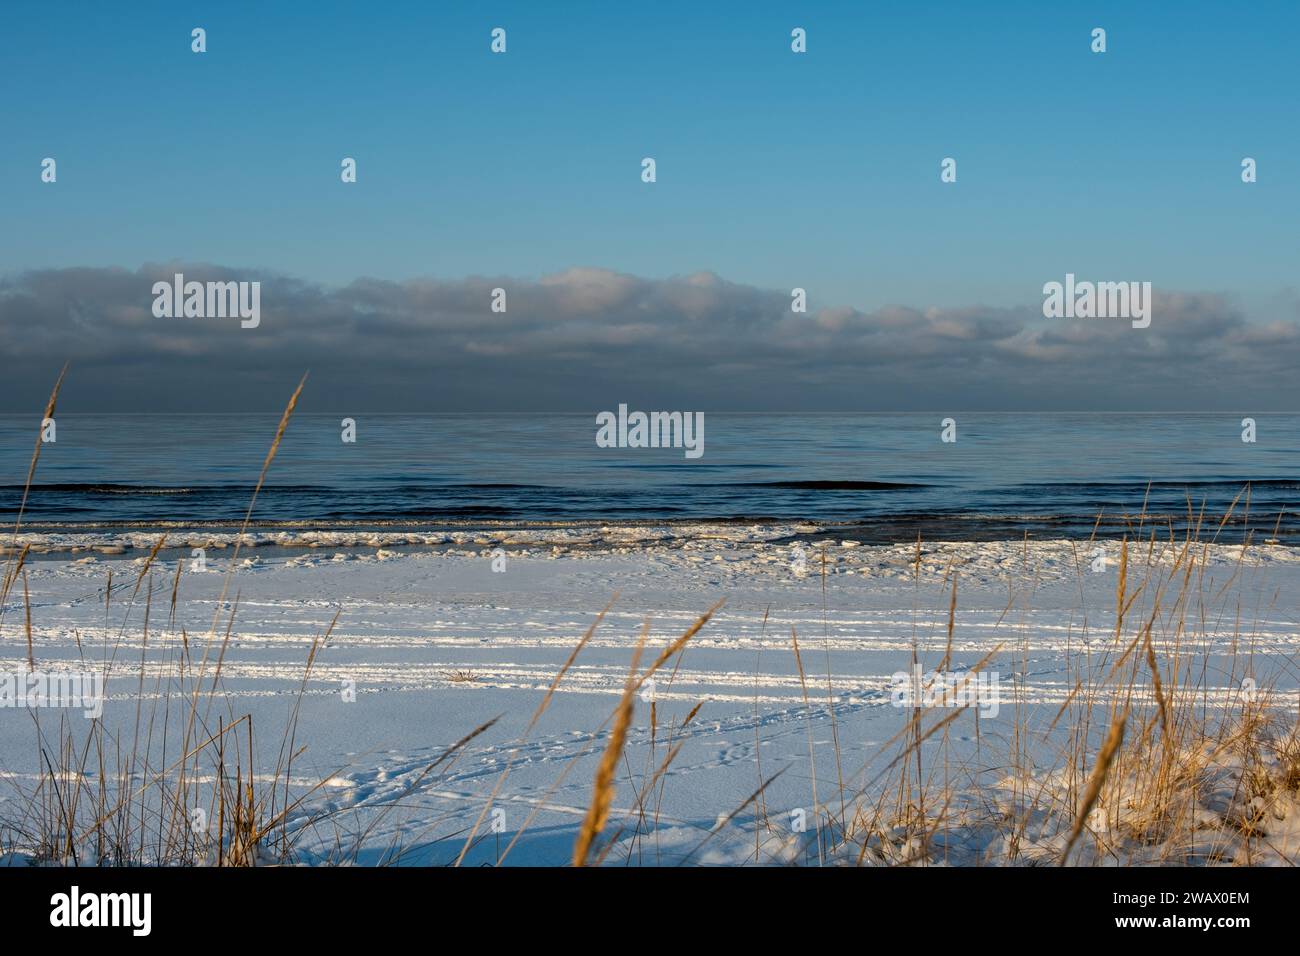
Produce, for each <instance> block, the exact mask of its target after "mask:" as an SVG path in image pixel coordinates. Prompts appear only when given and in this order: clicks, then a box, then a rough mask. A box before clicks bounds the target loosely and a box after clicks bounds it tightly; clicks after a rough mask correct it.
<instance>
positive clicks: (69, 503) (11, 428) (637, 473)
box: [0, 412, 1300, 544]
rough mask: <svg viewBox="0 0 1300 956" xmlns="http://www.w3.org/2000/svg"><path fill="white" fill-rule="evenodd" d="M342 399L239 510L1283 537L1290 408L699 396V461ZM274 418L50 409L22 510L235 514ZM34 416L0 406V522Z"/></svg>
mask: <svg viewBox="0 0 1300 956" xmlns="http://www.w3.org/2000/svg"><path fill="white" fill-rule="evenodd" d="M342 417H343V416H340V415H319V414H317V415H298V416H295V417H294V418H293V419H292V420H291V421H290V423H289V425H288V429H287V431H286V433H285V436H284V439H283V441H282V443H281V444H280V446H279V449H278V451H277V454H276V456H275V459H274V461H273V462H272V463H271V465H270V467H269V469H268V471H267V475H266V479H265V483H264V486H263V488H262V490H261V492H260V494H259V496H258V498H257V502H256V506H255V508H254V510H253V512H252V516H251V522H250V527H252V528H320V529H325V528H340V529H368V528H375V529H383V528H394V527H402V528H431V529H436V528H442V527H465V526H467V525H475V524H490V525H493V526H500V525H507V526H509V525H528V526H532V525H543V526H545V525H564V524H584V523H611V522H618V523H639V522H700V521H716V522H748V523H761V522H791V521H793V522H808V523H812V524H816V525H818V526H822V527H827V528H835V529H839V530H842V531H843V532H844V533H845V534H849V535H851V536H852V537H855V538H857V539H859V540H862V541H864V542H880V543H885V542H896V541H902V540H915V539H916V538H917V537H918V536H920V537H923V538H925V539H929V540H990V539H1005V538H1019V537H1022V536H1028V537H1034V538H1063V537H1065V538H1071V537H1072V538H1085V537H1089V536H1092V535H1095V534H1097V535H1106V536H1117V535H1119V534H1148V535H1149V534H1150V533H1152V532H1153V531H1155V532H1157V533H1160V534H1179V535H1181V534H1184V533H1185V532H1186V531H1188V530H1189V529H1194V530H1199V531H1200V532H1201V534H1202V536H1203V537H1205V538H1206V539H1217V540H1219V541H1223V542H1235V541H1241V540H1242V539H1244V538H1245V537H1246V536H1247V535H1249V536H1251V538H1252V539H1253V540H1257V541H1263V540H1276V541H1278V542H1280V543H1282V544H1291V543H1296V542H1300V536H1297V531H1298V530H1300V528H1298V527H1297V504H1298V503H1300V415H1296V414H1281V413H1276V414H1257V415H1250V414H1249V413H1242V414H1235V415H1234V414H1201V413H1197V414H1178V413H1160V414H1147V413H1106V414H1097V413H1045V414H1026V413H1005V414H994V413H979V414H975V413H971V414H959V413H943V414H940V413H930V414H924V413H915V414H911V413H909V414H875V413H860V414H856V413H835V414H756V413H744V414H742V413H722V412H719V413H711V412H706V413H705V415H704V426H705V427H704V444H703V454H702V455H701V456H700V457H698V458H692V457H688V456H687V455H686V454H685V451H684V449H682V448H626V447H622V448H604V447H600V446H598V444H597V442H596V433H597V422H596V415H595V413H591V414H579V413H536V414H368V415H367V414H353V415H351V417H352V418H353V419H354V420H355V441H353V442H345V441H343V432H344V428H343V423H342ZM1248 417H1249V418H1251V419H1252V420H1253V423H1254V428H1253V432H1254V434H1253V436H1252V435H1250V434H1247V437H1253V438H1254V440H1253V441H1244V440H1243V433H1244V432H1246V426H1245V425H1244V424H1243V420H1244V419H1246V418H1248ZM945 418H951V419H952V420H953V425H952V426H951V427H950V428H949V429H948V433H949V434H948V437H950V438H953V439H954V440H952V441H944V440H943V437H944V431H945V427H944V421H943V420H944V419H945ZM278 421H279V415H278V414H267V415H249V414H205V415H162V414H138V415H128V414H71V413H69V414H60V415H59V416H58V417H57V420H56V431H55V433H54V435H53V438H54V440H53V441H47V442H44V443H41V445H40V456H39V461H38V464H37V467H36V471H35V475H34V478H33V481H32V484H31V487H30V490H29V492H28V494H27V500H26V505H25V508H24V511H23V515H22V527H23V529H24V530H26V531H40V530H51V531H62V532H81V533H88V534H94V533H97V532H108V531H114V530H120V529H124V528H169V527H193V528H231V527H236V528H237V527H239V526H240V524H241V523H242V521H243V520H244V517H245V514H246V512H247V510H248V507H249V502H250V498H251V495H252V492H253V489H254V486H255V485H256V483H257V479H258V475H259V472H260V471H261V469H262V466H263V463H264V460H265V458H266V455H267V451H268V449H269V447H270V445H271V442H272V440H273V438H274V436H275V432H276V426H277V423H278ZM39 426H40V422H39V421H38V420H36V419H33V418H32V417H31V416H21V417H20V416H14V415H8V416H0V520H3V521H4V522H6V523H9V524H12V523H14V522H15V521H16V520H17V518H18V515H19V509H20V507H22V501H23V494H24V486H25V485H26V482H27V472H28V468H29V466H30V464H31V459H32V453H33V449H34V447H35V445H36V443H37V437H38V434H39Z"/></svg>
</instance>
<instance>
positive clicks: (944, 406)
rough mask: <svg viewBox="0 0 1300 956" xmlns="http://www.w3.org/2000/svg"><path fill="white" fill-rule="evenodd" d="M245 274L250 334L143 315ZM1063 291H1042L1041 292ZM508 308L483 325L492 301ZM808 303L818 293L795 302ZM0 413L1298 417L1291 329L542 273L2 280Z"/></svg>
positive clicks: (58, 275) (1224, 319)
mask: <svg viewBox="0 0 1300 956" xmlns="http://www.w3.org/2000/svg"><path fill="white" fill-rule="evenodd" d="M176 272H182V273H184V275H185V278H186V279H187V280H199V281H206V280H225V281H249V280H259V281H260V282H261V283H262V288H261V310H262V316H261V324H260V326H259V327H258V328H256V329H241V328H240V325H239V320H238V319H237V318H234V319H230V318H226V319H211V318H209V319H199V318H170V319H160V318H155V317H154V315H153V312H152V305H153V293H152V287H153V284H154V282H156V281H160V280H161V281H170V280H171V278H172V276H173V274H174V273H176ZM1052 278H1056V279H1059V278H1060V277H1050V276H1049V277H1045V278H1044V281H1047V280H1048V279H1052ZM498 286H499V287H503V288H505V289H506V291H507V296H508V311H507V312H506V313H504V314H500V313H493V312H492V311H491V310H490V302H491V290H492V289H493V288H494V287H498ZM810 291H811V292H812V294H813V296H814V298H815V293H816V290H810ZM0 355H2V356H3V366H0V368H2V370H3V377H2V380H0V410H3V411H6V412H28V411H32V410H34V409H35V410H39V408H40V407H41V406H42V405H43V403H44V400H45V398H46V396H47V395H48V393H49V389H50V386H51V384H52V382H53V380H54V378H55V376H56V374H57V372H58V369H59V367H60V366H61V365H62V363H63V362H64V361H69V362H70V363H71V368H70V371H69V374H68V379H67V384H66V386H65V390H64V396H63V401H62V403H61V407H62V408H63V409H64V410H67V411H225V410H230V411H240V410H258V411H266V410H277V409H279V408H281V407H282V406H283V403H284V400H285V398H286V397H287V395H288V394H289V392H290V391H291V390H292V388H293V386H294V385H295V384H296V382H297V380H298V378H299V377H300V376H301V374H302V372H303V371H304V370H307V369H310V370H311V379H310V383H309V387H308V390H307V392H306V396H305V399H304V403H303V408H304V410H307V411H331V412H333V411H352V412H364V411H531V410H573V411H594V410H599V409H608V408H614V407H616V405H617V404H618V403H619V402H627V403H628V404H629V405H631V406H632V407H636V408H646V409H678V410H687V409H690V410H771V411H795V410H811V411H817V410H828V411H830V410H882V411H891V410H931V411H933V410H954V411H974V410H1000V409H1007V410H1017V409H1022V410H1061V409H1081V410H1091V409H1096V410H1121V409H1134V410H1151V411H1160V410H1188V409H1205V410H1224V411H1239V410H1240V411H1251V410H1276V409H1293V408H1296V407H1298V406H1300V402H1298V401H1297V400H1296V399H1297V397H1298V396H1297V391H1298V388H1300V386H1298V385H1297V377H1298V376H1297V369H1300V317H1298V318H1297V319H1296V320H1286V321H1277V322H1271V323H1259V322H1251V321H1248V320H1247V317H1246V316H1244V315H1242V314H1241V313H1240V312H1239V310H1237V309H1236V308H1234V306H1233V305H1232V304H1231V302H1230V301H1228V300H1225V299H1223V298H1222V297H1219V296H1214V295H1208V294H1180V293H1170V292H1165V293H1162V292H1160V290H1157V291H1156V294H1155V301H1154V310H1153V319H1152V322H1151V326H1150V328H1148V329H1134V328H1132V327H1131V326H1130V324H1129V322H1127V321H1125V320H1123V319H1072V320H1071V319H1045V318H1043V317H1042V313H1041V300H1040V299H1038V300H1033V301H1031V302H1029V304H1027V305H1026V306H1025V307H1023V308H1019V309H994V308H982V307H971V308H964V309H946V310H941V309H931V310H917V309H912V308H907V307H891V308H886V309H882V310H880V311H877V312H872V313H862V312H858V311H855V310H853V309H850V308H843V309H824V310H821V311H816V312H813V311H810V312H809V313H808V314H793V313H791V311H790V297H789V294H788V293H786V292H782V291H780V290H765V289H757V288H753V287H750V286H744V285H737V284H734V283H731V282H727V281H725V280H723V279H720V278H718V277H717V276H714V275H712V274H708V273H701V274H697V275H692V276H688V277H683V278H672V279H641V278H637V277H635V276H630V275H622V274H619V273H614V272H609V271H605V270H599V269H573V270H570V271H568V272H565V273H562V274H558V275H552V276H547V277H545V278H543V279H541V280H538V281H524V280H516V279H511V278H508V277H500V278H492V277H474V278H468V279H463V280H457V281H445V282H444V281H434V280H422V279H415V280H410V281H406V282H388V281H379V280H373V279H359V280H357V281H355V282H352V283H351V284H350V285H347V286H344V287H342V288H327V287H323V286H319V285H316V284H312V283H307V282H302V281H298V280H295V279H292V278H287V277H284V276H279V275H275V274H271V273H262V274H258V273H250V272H248V271H242V270H241V271H238V272H236V271H233V270H229V269H224V268H220V267H215V266H210V265H198V264H188V263H186V264H176V263H170V264H163V265H149V266H146V267H144V268H142V269H140V270H139V271H135V272H132V271H129V270H125V269H99V268H69V269H58V270H49V271H36V272H27V273H23V274H20V275H17V276H14V277H10V278H6V279H0Z"/></svg>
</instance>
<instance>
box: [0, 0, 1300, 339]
mask: <svg viewBox="0 0 1300 956" xmlns="http://www.w3.org/2000/svg"><path fill="white" fill-rule="evenodd" d="M996 7H997V9H996V10H992V9H989V5H985V4H976V3H925V4H920V3H852V4H849V3H825V4H814V5H804V4H800V5H795V4H749V3H746V4H738V3H737V4H716V5H714V4H709V5H703V4H688V3H683V4H674V3H659V2H657V3H654V4H648V5H647V4H605V3H590V4H576V3H564V4H541V3H528V4H472V3H453V4H440V3H391V4H360V3H357V4H327V3H319V4H312V5H310V6H309V5H301V4H289V3H276V4H269V3H257V4H227V3H222V4H215V3H214V4H179V3H131V4H112V5H109V4H78V5H60V4H28V5H24V6H23V7H21V8H11V9H10V10H9V11H7V13H6V17H5V20H6V22H5V29H4V30H3V31H0V58H2V59H3V61H4V63H5V73H6V76H7V78H8V79H7V81H6V83H4V84H3V85H2V86H0V121H2V123H3V126H2V128H3V130H4V136H3V141H2V142H0V217H2V219H3V221H4V226H5V227H4V228H3V229H2V230H0V263H3V265H2V266H0V269H3V271H4V272H5V273H7V274H13V273H16V272H18V271H21V270H24V269H29V268H62V267H69V266H95V267H102V266H122V267H126V268H131V269H134V268H138V267H139V266H140V265H141V264H143V263H146V262H165V261H170V260H183V261H203V262H211V263H216V264H220V265H223V266H227V267H231V268H235V269H241V268H258V269H266V270H273V271H278V272H282V273H285V274H288V275H290V276H294V277H299V278H302V279H306V280H311V281H316V282H321V283H325V284H327V285H343V284H345V283H348V282H350V281H352V280H353V279H355V278H357V277H359V276H374V277H379V278H387V279H407V278H411V277H418V276H430V277H438V278H453V277H463V276H467V275H512V276H521V277H537V276H541V275H545V274H548V273H553V272H558V271H561V270H565V269H569V268H571V267H575V266H593V267H602V268H608V269H612V270H616V271H620V272H627V273H631V274H635V275H638V276H643V277H649V278H662V277H669V276H673V275H686V274H690V273H694V272H698V271H700V270H710V271H713V272H716V273H718V274H719V275H721V276H723V277H724V278H726V279H728V280H731V281H734V282H738V283H744V284H749V285H754V286H758V287H760V288H765V289H782V288H784V289H788V288H791V287H793V286H796V285H798V286H804V287H806V288H808V290H809V293H810V297H811V299H812V301H813V303H815V304H816V305H818V306H836V305H848V306H852V307H855V308H859V309H863V310H871V309H876V308H879V307H881V306H885V305H888V304H893V303H898V304H905V305H908V306H914V307H917V308H925V307H928V306H940V307H960V306H970V305H975V304H983V305H991V306H1013V305H1025V304H1033V303H1035V302H1038V301H1040V300H1041V294H1040V289H1041V286H1042V284H1043V282H1045V281H1049V280H1051V279H1053V278H1060V277H1062V276H1063V275H1064V273H1065V272H1067V271H1073V272H1075V273H1076V274H1079V275H1080V276H1095V277H1104V278H1110V279H1142V280H1149V281H1152V282H1153V283H1154V284H1155V285H1156V286H1157V287H1163V288H1168V289H1177V290H1184V291H1193V292H1219V293H1226V294H1227V295H1229V296H1231V297H1233V298H1234V299H1235V300H1237V301H1239V302H1240V303H1242V304H1243V306H1244V308H1245V311H1246V312H1247V313H1248V314H1249V315H1250V316H1251V317H1252V318H1254V319H1267V318H1269V317H1270V310H1271V309H1273V308H1274V307H1275V304H1274V298H1273V297H1274V296H1276V295H1277V294H1278V293H1279V291H1280V290H1283V289H1285V288H1287V287H1294V285H1295V267H1296V263H1297V256H1296V249H1297V230H1298V229H1300V227H1298V226H1297V216H1296V212H1297V210H1298V209H1300V186H1298V185H1297V183H1298V182H1300V142H1297V140H1298V139H1300V122H1298V120H1300V115H1298V113H1300V109H1298V108H1297V101H1298V100H1300V98H1298V97H1297V90H1300V67H1298V66H1297V63H1298V62H1300V58H1297V57H1296V55H1295V47H1294V44H1295V38H1296V36H1297V35H1300V5H1298V4H1295V3H1290V2H1286V3H1282V2H1277V3H1274V2H1266V3H1259V4H1254V5H1251V6H1249V7H1243V6H1241V5H1237V4H1228V3H1222V4H1202V3H1172V2H1170V3H1144V4H1140V5H1135V4H1131V3H1068V4H1067V3H1050V4H1049V3H1022V4H1015V3H1001V4H997V5H996ZM1134 7H1140V9H1131V8H1134ZM194 26H203V27H205V28H206V29H207V31H208V48H209V52H207V53H206V54H203V55H195V54H193V53H191V52H190V49H189V31H190V29H191V28H192V27H194ZM495 26H502V27H504V28H506V29H507V30H508V36H509V52H508V53H507V54H506V55H504V56H494V55H492V54H491V53H490V52H489V50H488V42H489V31H490V29H491V28H492V27H495ZM794 26H802V27H805V28H806V29H807V30H808V36H809V40H808V43H809V52H808V53H807V54H806V55H803V56H796V55H794V54H792V53H791V52H790V49H789V33H790V30H791V28H792V27H794ZM1095 26H1102V27H1105V28H1106V29H1107V31H1108V46H1109V50H1108V52H1107V53H1105V54H1104V55H1095V54H1092V53H1091V52H1090V51H1089V33H1090V31H1091V29H1092V28H1093V27H1095ZM1247 155H1249V156H1253V157H1255V158H1256V159H1257V160H1258V162H1259V176H1260V181H1259V182H1258V183H1256V184H1254V185H1251V186H1245V185H1243V184H1242V183H1241V182H1240V180H1239V163H1240V160H1241V158H1242V157H1243V156H1247ZM45 156H53V157H55V158H56V159H57V160H58V163H59V181H58V183H57V184H55V185H54V186H48V185H44V184H42V183H41V182H40V181H39V163H40V160H41V159H42V158H43V157H45ZM343 156H353V157H356V159H357V160H358V163H359V182H358V183H357V184H356V185H351V186H345V185H343V184H342V183H340V182H339V177H338V172H339V161H340V159H341V158H342V157H343ZM643 156H653V157H655V159H656V160H657V163H658V175H659V181H658V182H657V183H656V184H654V185H646V184H643V183H642V182H641V181H640V178H639V173H640V166H639V164H640V160H641V158H642V157H643ZM945 156H953V157H955V158H956V159H957V160H958V182H957V183H956V184H955V185H951V186H945V185H943V184H941V183H940V182H939V179H938V169H939V161H940V160H941V159H942V158H943V157H945Z"/></svg>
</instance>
